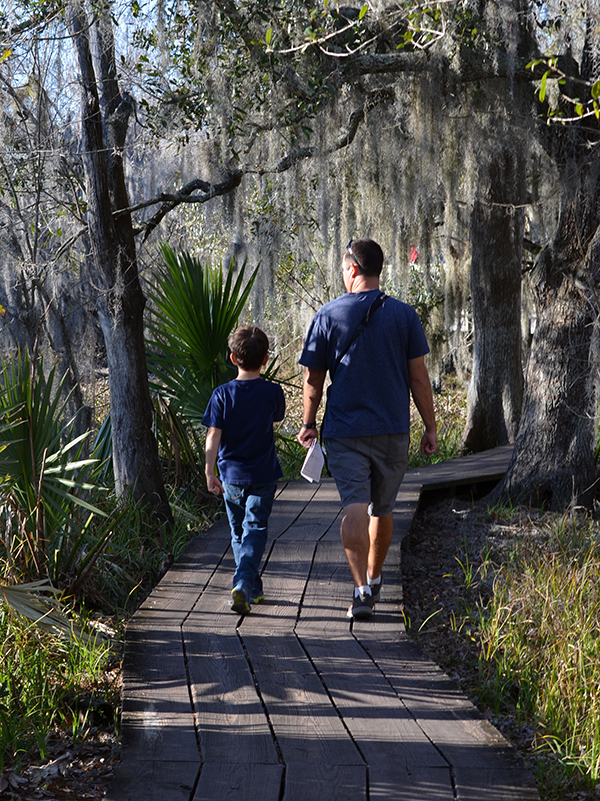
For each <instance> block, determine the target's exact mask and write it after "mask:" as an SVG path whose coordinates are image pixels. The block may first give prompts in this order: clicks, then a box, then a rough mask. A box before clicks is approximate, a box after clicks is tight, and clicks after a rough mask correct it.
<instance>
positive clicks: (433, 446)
mask: <svg viewBox="0 0 600 801" xmlns="http://www.w3.org/2000/svg"><path fill="white" fill-rule="evenodd" d="M437 449H438V438H437V434H436V433H435V431H433V432H427V431H426V432H425V433H424V434H423V436H422V437H421V453H422V454H423V455H424V456H433V454H434V453H435V452H436V451H437Z"/></svg>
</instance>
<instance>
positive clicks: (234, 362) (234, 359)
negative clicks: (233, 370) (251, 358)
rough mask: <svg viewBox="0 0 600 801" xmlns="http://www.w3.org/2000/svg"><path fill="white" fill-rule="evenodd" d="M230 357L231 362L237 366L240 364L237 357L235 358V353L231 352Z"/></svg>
mask: <svg viewBox="0 0 600 801" xmlns="http://www.w3.org/2000/svg"><path fill="white" fill-rule="evenodd" d="M229 358H230V359H231V363H232V364H235V366H236V367H237V366H238V363H237V361H236V358H235V356H234V355H233V353H230V354H229Z"/></svg>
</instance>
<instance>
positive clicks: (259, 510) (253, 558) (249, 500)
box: [223, 482, 277, 598]
mask: <svg viewBox="0 0 600 801" xmlns="http://www.w3.org/2000/svg"><path fill="white" fill-rule="evenodd" d="M276 487H277V485H276V484H260V485H253V486H248V485H241V484H226V483H225V482H223V489H224V490H225V494H224V496H223V497H224V499H225V509H226V511H227V517H228V519H229V526H230V528H231V547H232V549H233V556H234V558H235V564H236V570H235V573H234V576H233V586H234V588H235V587H239V586H240V585H241V586H242V587H243V589H244V590H245V592H246V593H247V595H248V597H249V598H256V597H257V596H259V595H262V591H263V586H262V579H261V577H260V575H259V572H258V570H259V567H260V561H261V559H262V555H263V553H264V550H265V545H266V544H267V523H268V520H269V515H270V514H271V509H272V508H273V499H274V497H275V489H276Z"/></svg>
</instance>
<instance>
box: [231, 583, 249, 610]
mask: <svg viewBox="0 0 600 801" xmlns="http://www.w3.org/2000/svg"><path fill="white" fill-rule="evenodd" d="M231 609H232V611H233V612H239V614H241V615H247V614H248V613H249V612H250V604H249V603H248V594H247V593H246V590H245V589H244V588H243V587H234V588H233V589H232V590H231Z"/></svg>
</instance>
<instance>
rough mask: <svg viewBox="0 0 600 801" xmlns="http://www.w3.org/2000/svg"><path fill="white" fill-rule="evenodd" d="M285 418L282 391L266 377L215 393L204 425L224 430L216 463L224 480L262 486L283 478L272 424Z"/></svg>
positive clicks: (225, 386) (235, 383)
mask: <svg viewBox="0 0 600 801" xmlns="http://www.w3.org/2000/svg"><path fill="white" fill-rule="evenodd" d="M284 415H285V399H284V396H283V390H282V389H281V387H280V386H279V384H273V383H272V382H270V381H265V379H264V378H254V379H251V380H250V381H238V380H237V379H235V380H234V381H229V382H228V383H227V384H221V386H220V387H217V388H216V389H215V390H214V392H213V394H212V395H211V398H210V401H209V402H208V406H207V407H206V411H205V412H204V417H203V418H202V424H203V425H205V426H212V427H214V428H220V429H221V431H222V434H221V442H220V444H219V457H218V460H217V465H218V468H219V475H220V477H221V481H225V482H226V483H227V484H244V485H260V484H271V483H273V482H274V481H277V479H278V478H281V476H282V475H283V472H282V470H281V465H280V464H279V460H278V459H277V454H276V453H275V440H274V438H273V423H277V422H279V421H280V420H283V417H284Z"/></svg>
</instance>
